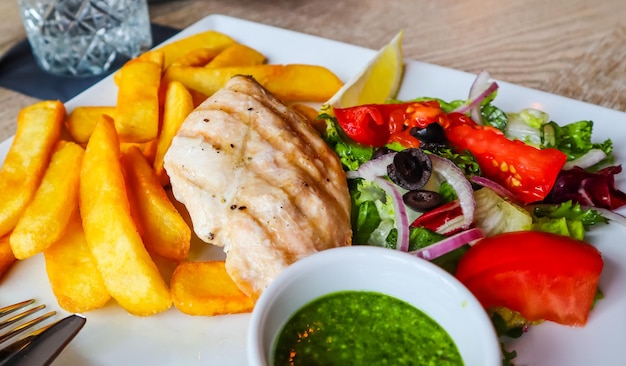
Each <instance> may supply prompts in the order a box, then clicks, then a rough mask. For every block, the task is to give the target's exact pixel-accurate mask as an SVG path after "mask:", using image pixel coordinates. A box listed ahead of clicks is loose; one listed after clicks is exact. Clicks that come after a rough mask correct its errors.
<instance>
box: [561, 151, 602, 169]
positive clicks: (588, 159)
mask: <svg viewBox="0 0 626 366" xmlns="http://www.w3.org/2000/svg"><path fill="white" fill-rule="evenodd" d="M604 158H606V153H605V152H604V151H602V150H600V149H591V150H589V151H588V152H587V153H586V154H585V155H583V156H581V157H579V158H578V159H574V160H572V161H568V162H567V163H565V165H564V166H563V169H566V170H567V169H572V168H573V167H575V166H578V167H581V168H583V169H585V168H589V167H590V166H593V165H596V164H598V163H599V162H601V161H602V160H604Z"/></svg>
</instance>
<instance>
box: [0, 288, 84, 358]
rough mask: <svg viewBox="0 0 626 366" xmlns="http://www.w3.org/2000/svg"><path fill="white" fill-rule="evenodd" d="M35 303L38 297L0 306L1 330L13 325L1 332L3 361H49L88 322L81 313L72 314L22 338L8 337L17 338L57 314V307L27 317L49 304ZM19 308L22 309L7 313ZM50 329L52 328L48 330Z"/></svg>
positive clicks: (0, 348) (0, 352)
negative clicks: (55, 309) (15, 313)
mask: <svg viewBox="0 0 626 366" xmlns="http://www.w3.org/2000/svg"><path fill="white" fill-rule="evenodd" d="M34 303H35V300H34V299H30V300H26V301H22V302H19V303H17V304H13V305H9V306H6V307H3V308H0V331H2V330H3V329H5V328H8V327H11V326H14V327H12V328H11V329H10V330H8V331H6V332H5V333H0V365H2V366H9V365H22V364H28V365H49V364H50V363H51V362H52V361H53V360H54V359H55V358H56V356H58V355H59V353H60V352H61V351H62V350H63V348H64V347H65V346H66V345H67V344H68V343H69V342H70V340H71V339H72V338H73V337H74V335H75V334H76V333H77V332H78V331H79V330H80V328H82V325H83V324H84V322H85V319H84V318H82V317H78V316H77V315H70V316H68V317H66V318H64V319H62V320H59V321H56V322H52V323H50V324H47V325H45V326H43V327H40V328H39V329H36V330H34V331H31V332H30V333H28V334H27V335H26V336H23V337H22V338H19V339H17V340H14V341H9V340H11V339H13V338H17V335H18V334H19V333H22V332H25V331H26V330H29V329H31V328H33V327H34V326H35V325H37V324H39V323H41V322H43V321H44V320H46V319H48V318H50V317H52V316H54V315H55V314H56V311H50V312H47V313H45V314H43V315H41V316H39V317H37V318H34V319H31V320H27V317H29V316H30V315H32V314H34V313H36V312H39V311H41V310H43V309H44V308H45V307H46V305H38V306H31V305H32V304H34ZM18 310H23V311H22V312H20V313H18V314H17V315H13V316H11V317H8V316H9V315H10V314H12V313H14V312H17V311H18ZM48 329H50V332H46V331H47V330H48Z"/></svg>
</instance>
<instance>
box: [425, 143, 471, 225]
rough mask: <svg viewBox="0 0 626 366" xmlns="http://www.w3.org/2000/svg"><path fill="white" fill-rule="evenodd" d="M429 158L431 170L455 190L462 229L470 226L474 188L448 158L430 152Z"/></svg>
mask: <svg viewBox="0 0 626 366" xmlns="http://www.w3.org/2000/svg"><path fill="white" fill-rule="evenodd" d="M429 156H430V160H431V161H432V163H433V171H434V172H436V173H437V174H439V175H440V176H442V177H443V178H444V179H445V180H446V181H447V182H448V183H449V184H450V185H452V188H454V191H455V192H456V195H457V196H458V197H459V203H460V205H461V211H462V212H463V218H464V220H463V225H462V226H461V227H462V228H463V229H467V228H468V227H470V225H471V224H472V222H473V221H474V209H475V208H476V200H474V190H473V189H472V184H471V183H470V182H469V181H468V180H467V178H465V175H464V174H463V172H462V171H461V169H459V167H457V166H456V165H454V163H453V162H451V161H450V160H448V159H445V158H442V157H440V156H438V155H435V154H430V155H429Z"/></svg>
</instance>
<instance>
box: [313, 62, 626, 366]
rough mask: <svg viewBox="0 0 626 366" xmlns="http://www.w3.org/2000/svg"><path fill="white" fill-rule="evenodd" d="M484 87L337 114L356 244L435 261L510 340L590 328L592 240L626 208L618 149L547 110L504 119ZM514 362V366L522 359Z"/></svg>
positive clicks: (334, 127) (331, 136)
mask: <svg viewBox="0 0 626 366" xmlns="http://www.w3.org/2000/svg"><path fill="white" fill-rule="evenodd" d="M497 93H498V84H497V83H496V82H495V81H492V80H491V79H490V76H489V74H488V73H486V72H481V73H479V74H478V75H477V77H476V79H475V81H474V83H473V84H472V86H471V88H470V90H469V95H468V98H467V99H466V100H452V101H445V100H441V99H437V98H431V97H420V98H416V99H414V100H409V101H398V100H393V101H389V102H388V103H385V104H369V105H360V106H354V107H349V108H335V109H333V110H330V109H329V110H326V111H325V112H327V113H322V114H321V115H320V116H319V117H318V118H320V119H324V120H325V122H326V131H325V134H324V139H325V140H326V142H327V143H328V144H329V145H330V146H331V147H332V148H333V149H334V151H335V152H336V153H337V155H338V156H339V158H340V160H341V162H342V164H343V167H344V169H345V171H346V175H347V178H348V187H349V190H350V195H351V199H352V228H353V233H354V235H353V243H354V244H355V245H376V246H382V247H388V248H393V249H396V250H401V251H404V252H408V253H411V254H413V255H415V256H418V257H421V258H424V259H427V260H430V261H432V262H434V263H436V264H438V265H440V266H441V267H443V268H444V269H446V270H448V271H449V272H451V273H452V274H454V275H455V276H456V277H457V278H458V279H459V280H460V281H461V282H462V283H464V284H465V285H466V286H467V287H468V288H469V289H470V290H471V291H472V293H474V295H476V297H477V298H478V300H479V301H480V302H481V303H482V304H483V306H484V307H485V308H486V309H487V310H488V311H489V313H490V315H491V317H492V320H493V322H494V325H495V327H496V329H497V331H498V332H499V334H500V335H502V336H508V337H519V336H521V335H522V334H523V333H524V332H525V331H526V330H527V329H528V327H529V326H530V325H532V324H536V323H538V322H541V321H544V320H549V321H553V322H557V323H560V324H563V325H567V326H583V325H584V324H585V323H586V321H587V317H588V314H589V312H590V311H591V309H592V307H593V304H594V303H595V301H597V300H599V299H600V298H601V297H602V294H601V289H599V288H598V282H599V278H600V274H601V272H602V268H603V261H602V257H601V254H600V253H599V251H598V250H597V249H596V248H595V247H594V246H593V245H591V244H589V243H588V242H586V241H585V234H586V233H587V232H588V231H589V230H590V229H591V228H592V227H595V226H598V225H606V224H608V223H609V221H616V222H619V223H621V224H626V218H625V217H623V216H621V215H619V214H617V213H615V212H614V210H615V209H617V208H619V207H621V206H623V205H624V204H626V194H624V192H622V191H620V190H618V189H617V188H616V187H615V184H614V177H615V175H616V174H618V173H620V172H621V166H620V165H615V162H614V158H613V155H612V148H613V146H612V142H611V140H610V139H609V140H606V141H594V140H593V138H592V131H593V122H592V121H587V120H583V121H576V122H571V123H568V124H558V123H556V122H554V121H552V120H551V119H550V116H549V114H548V113H546V112H544V111H540V110H537V109H531V108H527V109H523V110H521V111H504V110H502V109H500V108H498V107H497V105H496V103H495V101H496V96H497ZM503 351H504V357H505V359H504V361H505V364H506V363H509V362H511V360H512V359H513V358H514V357H515V352H514V351H510V352H507V350H505V349H504V348H503Z"/></svg>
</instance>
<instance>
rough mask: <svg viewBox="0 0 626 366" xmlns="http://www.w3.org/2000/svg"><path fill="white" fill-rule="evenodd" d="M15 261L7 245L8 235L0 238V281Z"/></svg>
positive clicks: (9, 246)
mask: <svg viewBox="0 0 626 366" xmlns="http://www.w3.org/2000/svg"><path fill="white" fill-rule="evenodd" d="M15 261H17V259H16V258H15V256H14V255H13V251H12V250H11V245H9V234H7V235H5V236H2V237H0V279H2V277H3V276H4V274H5V273H7V271H8V270H9V268H11V266H12V265H13V263H15Z"/></svg>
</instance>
